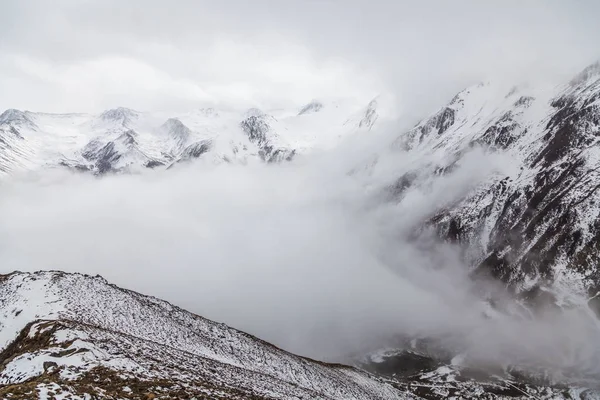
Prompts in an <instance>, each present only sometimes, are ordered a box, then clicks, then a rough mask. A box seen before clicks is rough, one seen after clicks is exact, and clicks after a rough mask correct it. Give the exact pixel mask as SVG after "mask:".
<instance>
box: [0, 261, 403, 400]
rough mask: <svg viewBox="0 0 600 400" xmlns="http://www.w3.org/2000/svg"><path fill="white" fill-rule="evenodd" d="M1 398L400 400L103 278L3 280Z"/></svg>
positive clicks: (387, 390)
mask: <svg viewBox="0 0 600 400" xmlns="http://www.w3.org/2000/svg"><path fill="white" fill-rule="evenodd" d="M0 316H1V319H0V351H1V352H0V398H2V399H32V398H47V399H54V398H70V399H79V398H96V399H100V398H102V399H103V398H107V399H109V398H110V399H115V398H126V399H127V398H147V399H150V398H160V399H182V398H210V399H402V398H406V396H405V395H404V394H403V393H401V392H400V391H398V390H397V389H395V388H394V387H392V386H391V385H390V384H388V383H385V382H383V381H382V380H379V379H377V378H375V377H374V376H371V375H369V374H367V373H366V372H362V371H360V370H357V369H355V368H351V367H346V366H342V365H332V364H325V363H321V362H317V361H313V360H310V359H306V358H302V357H298V356H295V355H293V354H290V353H287V352H285V351H283V350H280V349H279V348H277V347H275V346H272V345H270V344H269V343H266V342H264V341H261V340H259V339H257V338H255V337H253V336H251V335H248V334H245V333H243V332H240V331H237V330H235V329H232V328H229V327H228V326H226V325H224V324H219V323H216V322H213V321H209V320H207V319H204V318H202V317H199V316H197V315H194V314H192V313H189V312H186V311H184V310H182V309H179V308H177V307H174V306H172V305H171V304H169V303H167V302H164V301H161V300H158V299H156V298H153V297H149V296H144V295H141V294H138V293H135V292H131V291H128V290H124V289H120V288H118V287H116V286H114V285H110V284H108V283H107V282H106V281H105V280H104V279H103V278H101V277H98V276H97V277H91V276H87V275H80V274H65V273H62V272H38V273H13V274H10V275H1V276H0Z"/></svg>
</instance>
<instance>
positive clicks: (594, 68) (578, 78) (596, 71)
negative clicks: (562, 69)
mask: <svg viewBox="0 0 600 400" xmlns="http://www.w3.org/2000/svg"><path fill="white" fill-rule="evenodd" d="M592 78H600V60H599V61H596V62H595V63H593V64H591V65H588V66H587V67H586V68H584V70H583V71H581V72H580V73H578V74H577V75H575V77H574V78H573V79H571V81H570V82H569V84H570V85H571V86H579V85H581V84H585V83H586V82H588V81H589V80H590V79H592Z"/></svg>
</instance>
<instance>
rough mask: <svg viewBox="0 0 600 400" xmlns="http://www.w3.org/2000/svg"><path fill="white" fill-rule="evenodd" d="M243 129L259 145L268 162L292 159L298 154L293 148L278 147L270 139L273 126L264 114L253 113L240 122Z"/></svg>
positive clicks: (260, 154)
mask: <svg viewBox="0 0 600 400" xmlns="http://www.w3.org/2000/svg"><path fill="white" fill-rule="evenodd" d="M240 127H241V128H242V131H243V132H244V133H245V134H246V135H247V136H248V139H250V141H251V142H253V143H254V144H256V146H257V147H258V154H259V156H260V158H261V159H262V160H263V161H265V162H268V163H273V162H281V161H291V160H292V159H293V158H294V155H295V154H296V151H295V150H293V149H286V148H277V147H275V146H274V145H273V144H272V143H271V141H270V139H269V134H270V132H271V126H270V125H269V124H268V123H267V121H266V120H265V116H264V115H252V116H250V117H248V118H246V119H244V120H243V121H242V122H241V123H240Z"/></svg>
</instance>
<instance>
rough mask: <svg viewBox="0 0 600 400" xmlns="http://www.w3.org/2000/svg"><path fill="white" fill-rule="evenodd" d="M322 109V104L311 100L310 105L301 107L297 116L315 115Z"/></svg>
mask: <svg viewBox="0 0 600 400" xmlns="http://www.w3.org/2000/svg"><path fill="white" fill-rule="evenodd" d="M323 107H324V106H323V103H321V102H320V101H317V100H313V101H311V102H310V103H308V104H306V105H305V106H303V107H302V108H301V109H300V111H299V112H298V115H304V114H312V113H317V112H319V111H321V109H322V108H323Z"/></svg>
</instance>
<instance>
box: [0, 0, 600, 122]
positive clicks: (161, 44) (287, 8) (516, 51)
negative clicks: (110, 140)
mask: <svg viewBox="0 0 600 400" xmlns="http://www.w3.org/2000/svg"><path fill="white" fill-rule="evenodd" d="M598 15H600V3H599V2H597V1H593V0H590V1H527V2H523V1H495V2H491V1H485V2H482V1H453V2H446V1H411V2H408V1H384V0H370V1H366V0H365V1H356V0H350V1H348V0H346V1H341V0H339V1H335V0H322V1H316V0H303V1H301V0H298V1H296V0H286V1H276V0H272V1H267V0H253V1H245V0H228V1H227V0H226V1H196V0H189V1H188V0H180V1H177V2H167V1H161V0H133V1H126V2H124V1H113V0H102V1H95V0H81V1H80V0H77V1H76V0H57V1H43V0H37V1H36V0H33V1H18V0H2V1H0V109H6V108H18V109H28V110H32V111H48V112H74V111H83V112H97V111H101V110H103V109H107V108H112V107H116V106H126V107H131V108H135V109H138V110H146V111H153V110H164V111H170V110H173V111H175V110H177V111H182V110H187V109H194V108H198V107H201V106H204V105H206V103H211V104H212V105H217V106H219V105H220V106H225V105H227V106H232V105H233V106H244V107H246V106H248V107H249V106H258V107H263V108H271V107H289V106H293V107H297V106H299V105H301V104H304V103H306V102H308V101H310V100H311V99H313V98H324V97H352V98H357V99H361V101H363V100H362V99H364V101H363V102H368V101H369V100H370V99H371V98H372V97H373V96H374V95H377V94H380V93H385V92H390V93H392V94H394V95H395V96H396V97H397V98H398V99H399V104H400V107H402V112H403V113H405V114H407V115H411V116H419V115H420V114H423V113H425V114H428V113H429V112H431V111H432V108H434V107H437V106H439V105H440V104H441V103H443V102H445V101H446V100H448V98H450V97H452V95H453V94H454V93H455V92H456V91H458V90H460V89H462V88H463V87H464V86H466V85H468V84H470V83H473V82H475V81H479V80H485V79H498V78H500V77H501V78H502V79H509V80H529V79H533V78H535V79H540V78H543V79H546V78H551V79H554V78H561V79H568V77H569V76H570V75H572V74H574V73H576V72H577V71H578V70H580V69H582V68H583V67H585V66H586V65H587V64H589V63H591V62H593V61H595V60H596V59H598V58H600V46H599V45H598V38H600V24H598V23H597V17H598Z"/></svg>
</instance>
